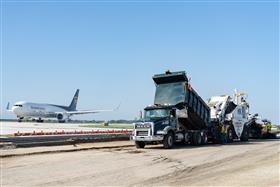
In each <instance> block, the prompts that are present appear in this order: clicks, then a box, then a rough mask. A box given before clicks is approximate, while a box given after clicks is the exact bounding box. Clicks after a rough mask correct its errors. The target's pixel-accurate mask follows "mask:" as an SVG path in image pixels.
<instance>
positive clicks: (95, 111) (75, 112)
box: [65, 110, 114, 115]
mask: <svg viewBox="0 0 280 187" xmlns="http://www.w3.org/2000/svg"><path fill="white" fill-rule="evenodd" d="M112 111H114V110H76V111H69V112H65V113H66V114H70V115H75V114H94V113H99V112H112Z"/></svg>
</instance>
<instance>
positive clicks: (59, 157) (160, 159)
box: [2, 140, 280, 187]
mask: <svg viewBox="0 0 280 187" xmlns="http://www.w3.org/2000/svg"><path fill="white" fill-rule="evenodd" d="M112 144H113V146H112ZM132 144H133V142H129V141H123V142H106V143H105V142H103V143H98V149H95V148H94V146H93V145H95V144H81V145H77V146H76V147H73V146H59V147H57V146H56V147H47V148H46V147H45V148H43V147H37V148H19V149H13V150H12V151H17V152H21V153H22V152H25V154H23V155H24V156H12V157H5V158H2V186H3V187H4V186H164V185H165V186H279V185H280V176H279V153H280V152H279V146H280V142H279V140H251V141H250V142H246V143H241V142H236V143H232V144H228V145H207V146H201V147H192V146H177V147H176V148H174V149H171V150H166V149H163V148H162V146H147V148H145V149H136V148H135V147H132ZM116 145H117V147H116ZM102 146H104V147H103V148H102ZM110 146H112V147H111V148H110ZM79 147H80V148H81V150H82V151H77V150H73V151H70V152H69V149H79ZM86 147H88V150H86V151H85V148H86ZM52 149H56V150H55V151H54V152H52ZM59 149H61V152H59V151H58V150H59ZM36 150H37V151H39V152H37V154H31V155H28V154H27V153H28V152H31V151H33V152H36ZM48 150H49V151H48ZM65 150H66V151H65ZM7 151H8V150H7ZM40 151H43V152H42V153H41V154H40ZM64 151H65V152H64Z"/></svg>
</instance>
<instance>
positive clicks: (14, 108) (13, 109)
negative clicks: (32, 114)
mask: <svg viewBox="0 0 280 187" xmlns="http://www.w3.org/2000/svg"><path fill="white" fill-rule="evenodd" d="M12 111H13V112H14V113H15V114H19V107H14V106H13V107H12Z"/></svg>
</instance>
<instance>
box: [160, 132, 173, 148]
mask: <svg viewBox="0 0 280 187" xmlns="http://www.w3.org/2000/svg"><path fill="white" fill-rule="evenodd" d="M173 145H174V135H173V133H172V132H168V133H167V135H165V136H164V138H163V147H164V148H165V149H171V148H172V147H173Z"/></svg>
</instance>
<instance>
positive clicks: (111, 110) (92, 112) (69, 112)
mask: <svg viewBox="0 0 280 187" xmlns="http://www.w3.org/2000/svg"><path fill="white" fill-rule="evenodd" d="M120 105H121V104H119V105H118V106H117V107H116V108H115V109H110V110H76V111H68V112H65V113H66V114H69V115H76V114H94V113H99V112H113V111H116V110H118V109H119V108H120Z"/></svg>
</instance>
